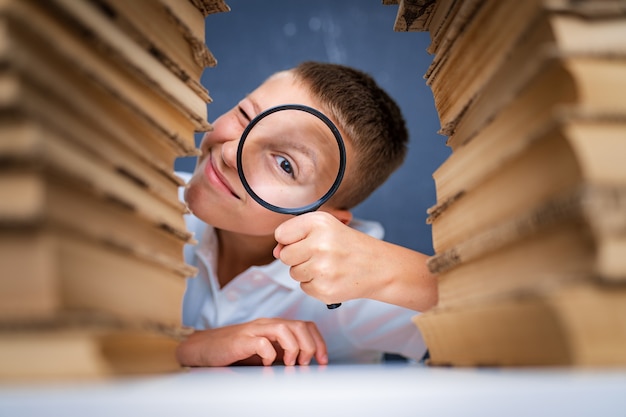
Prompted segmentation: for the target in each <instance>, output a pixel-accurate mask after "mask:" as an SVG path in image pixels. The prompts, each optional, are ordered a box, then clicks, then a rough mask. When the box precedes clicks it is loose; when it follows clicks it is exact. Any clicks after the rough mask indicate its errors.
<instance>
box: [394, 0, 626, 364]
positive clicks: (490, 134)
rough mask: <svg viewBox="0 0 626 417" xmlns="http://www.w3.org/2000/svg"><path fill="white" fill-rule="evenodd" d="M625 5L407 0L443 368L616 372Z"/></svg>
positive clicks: (624, 257)
mask: <svg viewBox="0 0 626 417" xmlns="http://www.w3.org/2000/svg"><path fill="white" fill-rule="evenodd" d="M625 11H626V3H625V2H624V1H623V0H596V1H593V0H532V1H500V0H436V1H423V0H413V1H409V0H405V1H401V2H400V3H399V10H398V17H397V20H396V26H395V29H396V30H415V31H428V32H429V35H430V39H431V44H430V46H429V48H428V52H429V53H431V54H432V55H433V61H432V63H431V65H430V67H429V69H428V71H427V73H426V74H425V79H426V82H427V84H428V85H429V86H430V87H431V90H432V92H433V98H434V101H435V106H436V109H437V112H438V115H439V119H440V123H441V132H440V133H442V134H443V135H445V136H447V144H448V146H449V147H450V148H451V150H452V153H451V155H450V157H449V158H448V159H447V160H446V161H445V162H444V163H443V164H442V165H441V166H440V167H439V168H438V169H437V170H436V171H435V172H434V174H433V177H434V180H435V186H436V192H437V203H436V205H435V206H434V207H432V208H431V209H430V210H429V219H428V221H429V222H430V223H431V224H432V236H433V246H434V250H435V254H434V256H433V257H432V258H431V259H430V260H429V268H430V270H431V271H432V272H434V273H436V274H438V276H439V278H438V279H439V304H438V305H437V307H435V308H434V309H432V310H431V311H428V312H425V313H423V314H421V315H419V316H417V317H416V318H415V323H416V325H417V326H418V328H419V329H420V331H421V332H422V333H423V335H424V338H425V340H426V342H427V344H428V346H429V349H430V356H431V359H430V361H431V363H432V364H441V365H472V366H475V365H495V366H499V365H503V366H515V365H579V366H602V365H605V366H610V365H617V364H619V365H624V364H626V214H625V213H626V164H625V163H624V156H625V155H626V100H624V97H625V96H626V12H625Z"/></svg>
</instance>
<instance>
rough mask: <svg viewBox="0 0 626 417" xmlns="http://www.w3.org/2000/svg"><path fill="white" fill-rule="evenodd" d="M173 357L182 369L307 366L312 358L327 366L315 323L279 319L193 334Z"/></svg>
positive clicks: (323, 347)
mask: <svg viewBox="0 0 626 417" xmlns="http://www.w3.org/2000/svg"><path fill="white" fill-rule="evenodd" d="M176 356H177V358H178V361H179V362H180V364H181V365H183V366H228V365H232V364H242V365H265V366H268V365H272V364H273V363H274V362H276V361H279V362H282V363H284V364H285V365H296V364H298V365H308V364H309V363H310V362H311V360H312V359H313V358H315V360H316V361H317V363H319V364H320V365H326V364H327V363H328V353H327V349H326V342H324V338H323V337H322V335H321V333H320V332H319V330H318V328H317V326H316V325H315V323H313V322H308V321H300V320H286V319H279V318H273V319H257V320H254V321H251V322H248V323H243V324H236V325H231V326H224V327H220V328H217V329H208V330H200V331H196V332H195V333H193V334H192V335H191V336H189V337H188V338H187V339H186V340H185V341H183V342H182V343H181V344H180V345H179V346H178V349H177V351H176Z"/></svg>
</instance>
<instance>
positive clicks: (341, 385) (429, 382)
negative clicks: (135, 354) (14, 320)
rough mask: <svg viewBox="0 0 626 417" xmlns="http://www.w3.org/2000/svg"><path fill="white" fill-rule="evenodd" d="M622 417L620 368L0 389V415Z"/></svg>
mask: <svg viewBox="0 0 626 417" xmlns="http://www.w3.org/2000/svg"><path fill="white" fill-rule="evenodd" d="M126 415H129V416H272V417H275V416H294V417H299V416H323V417H330V416H350V417H352V416H385V417H387V416H480V417H486V416H498V417H501V416H533V417H536V416H555V417H561V416H567V417H571V416H597V417H611V416H620V417H624V416H626V369H618V370H606V369H605V370H590V369H587V370H583V369H568V368H553V369H546V368H540V369H528V368H525V369H473V368H438V367H437V368H433V367H426V366H424V365H421V364H402V363H399V364H396V363H392V364H381V365H329V366H325V367H322V366H310V367H283V366H275V367H230V368H206V369H194V370H191V371H189V372H184V373H180V374H174V375H159V376H154V377H148V378H123V379H115V380H109V381H99V382H98V381H91V382H82V383H81V382H65V383H48V384H30V385H7V384H3V385H0V416H2V417H5V416H7V417H8V416H45V417H50V416H64V417H69V416H81V417H97V416H126Z"/></svg>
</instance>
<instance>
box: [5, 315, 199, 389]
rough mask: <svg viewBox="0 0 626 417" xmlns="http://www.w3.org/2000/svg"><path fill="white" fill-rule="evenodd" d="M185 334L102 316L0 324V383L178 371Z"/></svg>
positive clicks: (184, 331) (156, 326)
mask: <svg viewBox="0 0 626 417" xmlns="http://www.w3.org/2000/svg"><path fill="white" fill-rule="evenodd" d="M186 334H189V330H188V329H186V328H166V327H164V326H159V325H155V324H154V323H142V322H139V323H138V322H133V321H130V322H129V321H125V320H120V319H118V318H116V317H114V316H109V315H103V314H89V313H86V314H83V315H81V316H76V315H73V316H60V317H55V318H54V319H50V320H47V321H44V322H29V323H20V324H19V325H12V326H11V325H9V326H7V325H0V381H4V382H7V381H11V382H16V381H22V382H29V381H33V380H40V381H41V380H59V379H60V378H63V379H72V380H77V379H90V380H93V379H102V378H110V377H114V376H122V375H149V374H155V373H159V374H162V373H171V372H179V371H180V370H181V366H180V365H179V364H178V361H177V360H176V348H177V346H178V343H179V341H180V340H181V338H182V337H184V336H185V335H186Z"/></svg>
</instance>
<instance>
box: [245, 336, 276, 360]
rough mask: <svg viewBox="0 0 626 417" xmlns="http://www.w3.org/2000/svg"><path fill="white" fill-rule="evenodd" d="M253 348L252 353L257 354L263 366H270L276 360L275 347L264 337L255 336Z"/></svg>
mask: <svg viewBox="0 0 626 417" xmlns="http://www.w3.org/2000/svg"><path fill="white" fill-rule="evenodd" d="M254 350H255V351H254V354H257V355H259V357H260V358H261V361H262V362H263V365H264V366H270V365H271V364H273V363H274V361H275V360H276V349H274V346H272V343H271V342H270V341H269V340H267V338H265V337H257V338H256V340H255V349H254ZM250 356H252V355H250Z"/></svg>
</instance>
